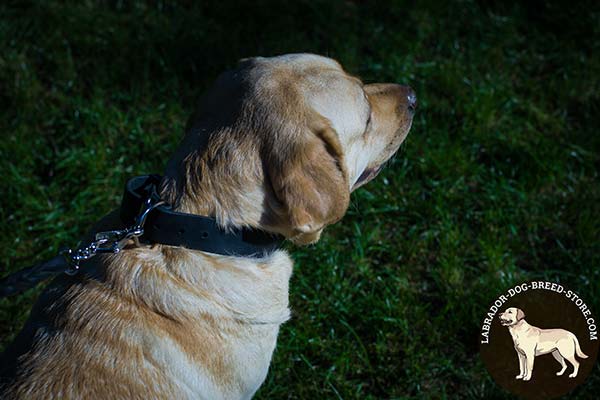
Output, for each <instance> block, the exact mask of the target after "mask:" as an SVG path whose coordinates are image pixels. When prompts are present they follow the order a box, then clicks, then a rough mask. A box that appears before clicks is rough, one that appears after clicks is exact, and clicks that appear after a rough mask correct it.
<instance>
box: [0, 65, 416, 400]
mask: <svg viewBox="0 0 600 400" xmlns="http://www.w3.org/2000/svg"><path fill="white" fill-rule="evenodd" d="M415 105H416V98H415V94H414V92H413V91H412V90H411V89H410V88H409V87H407V86H401V85H397V84H368V85H365V84H363V83H362V82H361V81H360V80H359V79H357V78H355V77H353V76H350V75H348V74H347V73H346V72H344V70H343V69H342V67H341V66H340V64H339V63H338V62H336V61H334V60H332V59H330V58H326V57H321V56H317V55H312V54H291V55H284V56H279V57H272V58H262V57H258V58H252V59H246V60H242V61H241V62H240V64H239V65H238V66H237V68H236V69H234V70H232V71H229V72H225V73H224V74H222V75H221V76H220V77H219V78H218V79H217V81H216V82H215V84H214V85H213V87H212V88H211V89H210V90H209V91H208V92H207V93H206V94H205V96H204V97H203V99H202V100H201V102H200V105H199V107H198V110H197V112H196V113H195V114H194V115H193V116H192V118H191V119H190V121H189V123H188V126H187V128H186V135H185V137H184V139H183V141H182V142H181V145H180V146H179V147H178V149H177V150H176V152H175V154H174V155H173V157H172V158H171V160H170V162H169V163H168V166H167V169H166V173H165V176H164V178H163V181H162V185H161V196H162V198H163V199H164V200H166V201H168V202H169V203H170V204H171V205H173V208H174V209H175V210H177V211H180V212H185V213H191V214H199V215H204V216H210V217H214V218H215V219H216V221H217V222H218V224H219V225H220V226H221V227H222V228H223V229H225V230H227V229H231V228H237V227H253V228H257V229H261V230H264V231H267V232H272V233H277V234H280V235H283V236H285V237H286V238H287V239H289V240H291V241H293V242H295V243H298V244H307V243H314V242H316V241H317V240H318V239H319V237H320V235H321V232H322V231H323V229H324V228H325V227H326V226H327V225H330V224H332V223H334V222H336V221H338V220H339V219H340V218H342V216H343V215H344V213H345V211H346V208H347V207H348V202H349V198H350V193H351V192H352V191H353V190H355V189H356V188H358V187H360V186H361V185H364V184H365V183H367V182H368V181H369V180H371V179H373V178H374V177H375V175H376V174H377V173H378V171H379V169H380V168H381V166H382V165H383V164H384V163H385V162H386V160H388V159H389V158H390V157H391V156H392V155H393V154H394V153H395V152H396V151H397V150H398V147H399V146H400V144H401V143H402V141H403V140H404V139H405V137H406V135H407V134H408V131H409V129H410V126H411V122H412V114H413V111H414V107H415ZM118 226H120V223H119V221H118V217H117V213H112V214H110V215H108V216H107V217H105V218H104V219H103V220H102V221H101V222H100V223H99V224H98V226H96V227H95V228H94V230H93V232H97V231H99V230H107V229H111V228H115V227H118ZM82 270H83V271H84V273H83V274H80V275H79V276H78V277H76V278H67V277H63V278H60V279H58V280H57V281H56V282H55V283H54V284H53V285H52V286H51V288H50V289H49V290H48V291H47V292H46V293H45V294H44V295H43V296H42V299H40V302H39V304H38V306H36V307H35V308H34V311H33V313H32V317H31V320H30V321H29V322H28V324H27V325H26V327H25V328H24V330H23V332H22V333H21V335H20V336H19V337H18V338H17V341H16V342H15V345H14V346H13V347H12V348H11V349H9V352H8V354H9V356H7V358H6V359H5V360H3V366H4V368H5V372H4V374H3V376H4V390H5V393H4V395H5V397H7V398H23V399H33V398H37V399H50V398H60V399H74V398H88V399H144V400H145V399H248V398H250V397H252V395H253V394H254V393H255V391H256V390H257V389H258V388H259V386H260V385H261V384H262V382H263V380H264V379H265V376H266V374H267V370H268V367H269V363H270V360H271V355H272V353H273V350H274V348H275V343H276V339H277V334H278V331H279V326H280V324H282V323H283V322H285V321H286V320H287V319H288V318H289V317H290V311H289V309H288V281H289V278H290V275H291V273H292V261H291V259H290V257H289V256H288V254H287V253H286V252H285V251H283V250H277V251H274V252H272V253H271V254H269V255H267V256H265V257H262V258H256V257H254V258H252V257H233V256H222V255H216V254H211V253H207V252H201V251H193V250H190V249H186V248H183V247H172V246H166V245H160V244H155V245H152V246H150V245H140V244H139V243H131V244H130V245H129V246H128V247H127V248H126V249H125V250H124V251H122V252H120V253H118V254H114V255H113V254H111V255H103V256H98V257H96V258H94V259H92V260H90V261H89V262H88V263H87V264H84V265H83V266H82ZM7 371H8V372H7Z"/></svg>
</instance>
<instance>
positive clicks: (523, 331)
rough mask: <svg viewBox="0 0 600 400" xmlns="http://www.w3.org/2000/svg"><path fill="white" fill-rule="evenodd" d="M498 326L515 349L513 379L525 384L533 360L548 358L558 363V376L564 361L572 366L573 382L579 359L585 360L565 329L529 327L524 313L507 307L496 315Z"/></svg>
mask: <svg viewBox="0 0 600 400" xmlns="http://www.w3.org/2000/svg"><path fill="white" fill-rule="evenodd" d="M499 318H500V323H501V324H502V326H506V327H508V331H509V332H510V336H511V337H512V340H513V343H514V345H515V351H516V352H517V356H518V357H519V375H517V376H516V379H523V380H524V381H528V380H530V379H531V375H532V374H533V366H534V361H535V357H536V356H540V355H543V354H548V353H550V354H552V356H553V357H554V359H555V360H556V361H558V363H559V364H560V366H561V370H560V371H558V372H557V373H556V375H557V376H561V375H562V374H564V373H565V371H566V370H567V363H566V362H565V360H567V361H568V362H569V363H570V364H571V365H572V366H573V372H572V373H571V374H569V378H575V377H576V376H577V372H578V371H579V361H577V358H576V357H575V355H577V357H579V358H583V359H585V358H588V356H587V355H586V354H585V353H584V352H583V351H581V346H580V345H579V340H577V336H575V334H573V333H572V332H569V331H567V330H565V329H541V328H538V327H536V326H533V325H531V324H529V323H528V322H527V321H526V320H525V312H524V311H523V310H521V309H520V308H517V307H509V308H507V309H506V310H504V312H503V313H501V314H500V316H499Z"/></svg>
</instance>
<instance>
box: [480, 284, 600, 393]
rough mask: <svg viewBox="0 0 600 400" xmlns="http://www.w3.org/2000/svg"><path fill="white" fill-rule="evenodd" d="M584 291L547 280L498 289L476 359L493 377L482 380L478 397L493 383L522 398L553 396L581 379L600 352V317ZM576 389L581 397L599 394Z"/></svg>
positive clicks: (493, 389) (485, 319) (483, 326)
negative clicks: (478, 358) (500, 290)
mask: <svg viewBox="0 0 600 400" xmlns="http://www.w3.org/2000/svg"><path fill="white" fill-rule="evenodd" d="M582 295H583V296H582ZM584 296H586V294H585V293H581V294H579V293H577V292H575V291H574V290H570V289H568V288H567V287H565V286H564V284H562V283H558V282H547V281H530V282H523V283H520V284H517V285H515V286H513V287H509V288H507V289H505V290H504V292H499V293H498V294H497V295H496V298H495V299H494V300H493V301H492V303H491V304H490V305H489V306H488V308H487V310H486V311H485V314H484V315H483V319H482V323H481V329H480V333H479V353H480V355H481V360H482V362H483V364H484V366H485V368H486V369H487V371H488V372H489V374H490V376H491V377H492V378H493V382H494V383H490V384H487V383H483V384H482V387H481V395H482V398H488V397H494V393H496V391H497V386H496V385H499V386H501V387H502V388H504V389H506V390H507V391H509V392H510V393H512V394H515V395H517V396H518V397H520V398H523V399H526V400H546V399H554V398H557V397H560V396H564V395H565V394H567V393H569V392H571V391H572V390H574V389H575V388H577V387H579V386H582V385H584V383H585V381H586V379H587V378H588V377H589V376H590V374H591V373H592V372H593V371H594V369H595V368H596V359H597V358H598V353H599V352H600V339H599V338H600V335H598V327H599V326H600V322H599V321H600V319H598V318H596V316H595V315H594V313H593V312H592V309H591V307H590V303H587V302H586V301H585V299H584ZM482 308H483V307H482ZM513 349H514V350H513ZM515 353H516V354H515ZM517 366H518V368H517ZM581 389H582V391H581V392H580V393H581V394H582V396H583V397H582V398H596V397H598V396H596V393H593V391H594V389H591V388H581ZM583 393H585V394H583ZM590 394H592V397H589V395H590ZM586 396H587V397H586ZM594 396H595V397H594Z"/></svg>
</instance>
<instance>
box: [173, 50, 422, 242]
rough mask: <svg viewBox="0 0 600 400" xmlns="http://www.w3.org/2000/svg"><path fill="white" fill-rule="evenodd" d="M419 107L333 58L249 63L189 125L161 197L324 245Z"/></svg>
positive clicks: (411, 97)
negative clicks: (330, 229)
mask: <svg viewBox="0 0 600 400" xmlns="http://www.w3.org/2000/svg"><path fill="white" fill-rule="evenodd" d="M415 106H416V97H415V94H414V92H413V91H412V89H410V88H409V87H407V86H401V85H397V84H368V85H364V84H363V83H362V82H361V81H360V80H359V79H357V78H355V77H353V76H351V75H349V74H347V73H346V72H345V71H344V70H343V69H342V67H341V66H340V64H339V63H338V62H336V61H334V60H332V59H330V58H326V57H321V56H317V55H313V54H290V55H284V56H279V57H271V58H263V57H258V58H251V59H245V60H242V61H240V63H239V65H238V66H237V68H236V69H234V70H232V71H228V72H225V73H223V74H222V75H221V76H220V77H219V78H218V79H217V81H216V82H215V84H214V85H213V87H212V88H211V89H209V91H208V92H207V93H206V94H205V96H204V97H203V98H202V100H201V102H200V105H199V107H198V109H197V111H196V112H195V114H194V115H193V116H192V118H191V119H190V121H189V122H188V127H187V128H186V137H185V139H184V140H183V142H182V144H181V145H180V147H179V149H178V150H177V152H176V154H175V156H174V157H173V158H172V160H171V162H170V163H169V166H168V168H167V173H166V177H165V181H164V183H163V196H164V197H166V199H167V200H168V201H170V202H171V203H172V204H174V206H175V208H176V209H179V210H181V211H185V212H193V213H199V214H203V215H211V216H214V217H215V218H216V219H217V221H218V222H219V224H221V225H222V226H223V227H225V228H227V227H229V226H253V227H258V228H261V229H265V230H267V231H271V232H276V233H279V234H282V235H284V236H285V237H287V238H289V239H291V240H293V241H294V242H296V243H300V244H305V243H313V242H316V241H317V240H318V239H319V237H320V234H321V232H322V230H323V229H324V227H325V226H327V225H329V224H332V223H334V222H336V221H338V220H339V219H340V218H341V217H342V216H343V215H344V213H345V211H346V209H347V207H348V204H349V199H350V193H351V192H352V191H353V190H355V189H356V188H358V187H360V186H362V185H364V184H365V183H367V182H368V181H370V180H371V179H373V178H374V177H375V176H376V175H377V173H378V172H379V170H380V169H381V167H382V165H383V164H384V163H385V162H386V161H387V160H388V159H389V158H390V157H391V156H392V155H393V154H394V153H395V152H396V151H397V150H398V148H399V146H400V144H401V143H402V142H403V141H404V139H405V138H406V136H407V134H408V131H409V129H410V126H411V123H412V116H413V112H414V109H415Z"/></svg>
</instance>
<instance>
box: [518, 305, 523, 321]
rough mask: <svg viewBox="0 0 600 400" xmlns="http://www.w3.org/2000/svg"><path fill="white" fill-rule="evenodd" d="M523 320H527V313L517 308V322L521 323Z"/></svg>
mask: <svg viewBox="0 0 600 400" xmlns="http://www.w3.org/2000/svg"><path fill="white" fill-rule="evenodd" d="M523 318H525V313H524V312H523V310H521V309H520V308H517V321H520V320H522V319H523Z"/></svg>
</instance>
